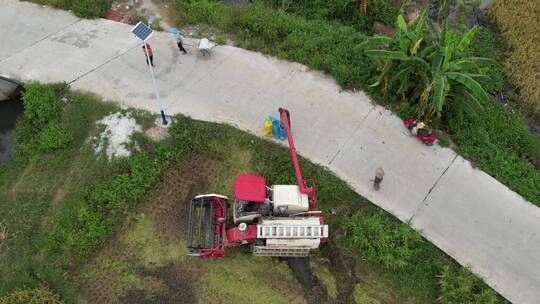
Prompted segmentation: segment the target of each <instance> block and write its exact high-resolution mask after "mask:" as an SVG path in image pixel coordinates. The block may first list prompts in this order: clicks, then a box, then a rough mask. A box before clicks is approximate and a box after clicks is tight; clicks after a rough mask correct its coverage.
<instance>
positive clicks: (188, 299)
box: [121, 264, 196, 304]
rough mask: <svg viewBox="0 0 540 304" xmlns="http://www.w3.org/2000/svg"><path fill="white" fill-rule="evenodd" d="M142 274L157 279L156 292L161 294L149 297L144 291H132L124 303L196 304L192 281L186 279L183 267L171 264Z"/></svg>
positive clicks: (123, 299)
mask: <svg viewBox="0 0 540 304" xmlns="http://www.w3.org/2000/svg"><path fill="white" fill-rule="evenodd" d="M141 274H142V275H144V276H147V277H153V278H155V279H156V280H157V281H158V282H159V283H158V284H156V287H157V288H156V290H157V291H159V292H158V293H155V294H150V295H149V294H148V293H146V292H144V291H142V290H136V289H132V290H129V291H128V292H127V293H126V295H125V296H122V297H121V301H122V302H123V303H139V304H153V303H160V304H168V303H171V304H177V303H185V304H192V303H193V304H194V303H196V300H195V295H194V294H193V291H192V289H193V288H192V287H193V286H192V284H191V283H190V282H191V281H189V280H186V279H185V277H184V276H185V274H184V269H183V268H182V267H181V266H179V265H174V264H169V265H167V266H163V267H159V268H158V269H156V270H151V271H149V270H143V271H142V273H141Z"/></svg>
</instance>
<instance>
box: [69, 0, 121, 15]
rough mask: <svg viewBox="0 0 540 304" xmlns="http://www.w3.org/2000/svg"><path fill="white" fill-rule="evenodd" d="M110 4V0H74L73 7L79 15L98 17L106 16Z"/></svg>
mask: <svg viewBox="0 0 540 304" xmlns="http://www.w3.org/2000/svg"><path fill="white" fill-rule="evenodd" d="M110 6H111V1H110V0H74V1H73V4H72V6H71V9H72V10H73V12H74V13H75V15H77V16H79V17H83V18H98V17H103V16H105V15H106V14H107V12H108V11H109V8H110Z"/></svg>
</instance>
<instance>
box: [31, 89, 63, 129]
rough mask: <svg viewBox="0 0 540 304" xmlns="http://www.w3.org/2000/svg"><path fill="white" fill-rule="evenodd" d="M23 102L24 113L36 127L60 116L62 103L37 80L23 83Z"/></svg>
mask: <svg viewBox="0 0 540 304" xmlns="http://www.w3.org/2000/svg"><path fill="white" fill-rule="evenodd" d="M23 104H24V113H25V115H26V116H27V117H28V118H29V119H30V122H31V123H32V124H33V125H34V126H35V127H36V128H38V129H42V128H44V127H45V126H47V124H48V123H49V121H51V120H58V119H59V118H60V113H61V110H62V103H61V102H60V101H59V100H58V98H56V95H55V91H54V90H53V89H52V88H51V87H50V86H48V85H45V84H42V83H39V82H31V83H28V84H25V85H24V91H23Z"/></svg>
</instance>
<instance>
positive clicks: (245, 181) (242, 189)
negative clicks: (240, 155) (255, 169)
mask: <svg viewBox="0 0 540 304" xmlns="http://www.w3.org/2000/svg"><path fill="white" fill-rule="evenodd" d="M234 197H235V198H236V199H237V200H241V201H245V202H255V203H264V202H265V201H266V180H265V179H264V177H261V176H256V175H239V176H237V177H236V179H235V180H234Z"/></svg>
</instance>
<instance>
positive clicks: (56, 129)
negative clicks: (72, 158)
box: [39, 120, 73, 151]
mask: <svg viewBox="0 0 540 304" xmlns="http://www.w3.org/2000/svg"><path fill="white" fill-rule="evenodd" d="M72 140H73V134H71V132H69V131H67V130H66V129H63V128H62V127H61V126H60V124H59V123H58V121H57V120H53V121H51V122H49V124H48V125H47V127H45V129H43V130H42V131H41V133H40V134H39V149H40V150H42V151H49V150H55V149H60V148H64V147H66V146H67V145H68V143H69V142H70V141H72Z"/></svg>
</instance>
